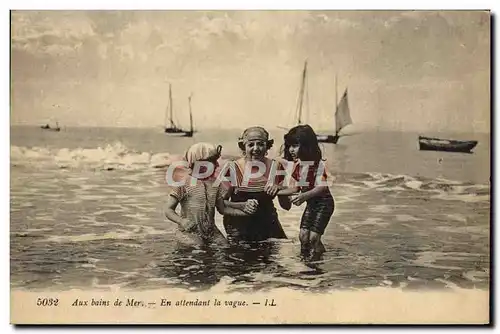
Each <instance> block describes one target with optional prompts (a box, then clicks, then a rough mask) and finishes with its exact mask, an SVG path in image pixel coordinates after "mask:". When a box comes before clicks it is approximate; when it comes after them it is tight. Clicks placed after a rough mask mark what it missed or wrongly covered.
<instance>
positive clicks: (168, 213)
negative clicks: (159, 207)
mask: <svg viewBox="0 0 500 334" xmlns="http://www.w3.org/2000/svg"><path fill="white" fill-rule="evenodd" d="M178 204H179V201H178V200H177V198H175V197H174V196H172V195H170V196H168V199H167V203H166V204H165V217H167V218H168V219H169V220H170V221H172V222H174V223H176V224H177V225H179V228H180V229H182V230H186V231H187V230H189V228H190V225H191V224H190V223H189V221H187V220H186V219H184V218H182V217H181V216H179V215H178V214H177V213H176V212H175V209H176V208H177V205H178Z"/></svg>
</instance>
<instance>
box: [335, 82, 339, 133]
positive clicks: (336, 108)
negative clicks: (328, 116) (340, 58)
mask: <svg viewBox="0 0 500 334" xmlns="http://www.w3.org/2000/svg"><path fill="white" fill-rule="evenodd" d="M337 98H338V96H337V73H335V115H337V111H338V110H339V104H338V100H337ZM334 118H335V128H337V117H336V116H335V117H334ZM338 135H339V132H338V131H335V136H338Z"/></svg>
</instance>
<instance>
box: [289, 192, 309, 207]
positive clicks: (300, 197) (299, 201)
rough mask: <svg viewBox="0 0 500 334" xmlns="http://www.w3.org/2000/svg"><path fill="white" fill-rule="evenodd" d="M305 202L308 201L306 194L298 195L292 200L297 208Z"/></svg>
mask: <svg viewBox="0 0 500 334" xmlns="http://www.w3.org/2000/svg"><path fill="white" fill-rule="evenodd" d="M305 201H307V196H305V195H304V194H298V195H297V196H295V197H292V199H291V202H292V204H293V205H296V206H300V205H302V203H304V202H305Z"/></svg>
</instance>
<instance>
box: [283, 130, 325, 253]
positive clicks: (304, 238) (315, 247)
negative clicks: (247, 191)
mask: <svg viewBox="0 0 500 334" xmlns="http://www.w3.org/2000/svg"><path fill="white" fill-rule="evenodd" d="M284 139H285V144H284V150H283V151H284V152H283V153H284V157H285V159H286V160H288V161H293V162H294V164H295V166H294V169H293V174H292V177H293V179H294V180H295V181H297V182H298V186H295V187H290V188H288V189H285V190H281V191H279V192H278V195H293V194H295V193H297V192H298V193H299V194H298V195H296V196H295V197H293V198H292V200H291V202H292V204H294V205H297V206H299V205H301V204H302V203H304V202H307V206H306V209H305V210H304V214H303V215H302V219H301V222H300V234H299V239H300V243H301V253H302V255H303V256H304V257H306V258H316V257H317V256H319V255H321V254H322V253H323V252H324V251H325V247H324V246H323V243H322V242H321V236H322V235H323V234H324V232H325V228H326V226H327V225H328V223H329V222H330V218H331V217H332V215H333V212H334V209H335V202H334V199H333V196H332V194H331V193H330V190H329V188H328V185H326V184H325V182H326V180H327V175H326V171H325V169H324V167H325V166H324V163H323V160H322V155H321V149H320V147H319V144H318V139H317V137H316V133H315V132H314V130H313V129H312V128H311V127H310V126H309V125H298V126H296V127H294V128H292V129H290V131H288V133H287V134H286V135H285V137H284ZM318 181H321V184H318Z"/></svg>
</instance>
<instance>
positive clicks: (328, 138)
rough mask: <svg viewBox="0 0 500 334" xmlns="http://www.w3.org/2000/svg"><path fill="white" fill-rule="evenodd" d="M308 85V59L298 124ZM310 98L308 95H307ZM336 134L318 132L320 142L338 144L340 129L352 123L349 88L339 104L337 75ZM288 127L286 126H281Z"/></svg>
mask: <svg viewBox="0 0 500 334" xmlns="http://www.w3.org/2000/svg"><path fill="white" fill-rule="evenodd" d="M306 85H307V60H306V61H305V63H304V69H303V71H302V81H301V85H300V91H299V98H298V101H297V111H296V112H297V125H300V124H302V109H303V104H304V93H306V94H308V92H307V90H306ZM306 97H307V98H308V95H307V96H306ZM335 104H336V106H335V135H325V134H317V135H316V137H317V139H318V142H322V143H333V144H337V142H338V140H339V138H340V137H341V135H340V131H341V130H342V129H343V128H345V127H346V126H347V125H349V124H352V118H351V114H350V111H349V102H348V97H347V88H346V90H345V92H344V94H343V95H342V98H341V99H340V102H339V103H338V104H337V76H335ZM280 128H283V129H286V128H284V127H280Z"/></svg>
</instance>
